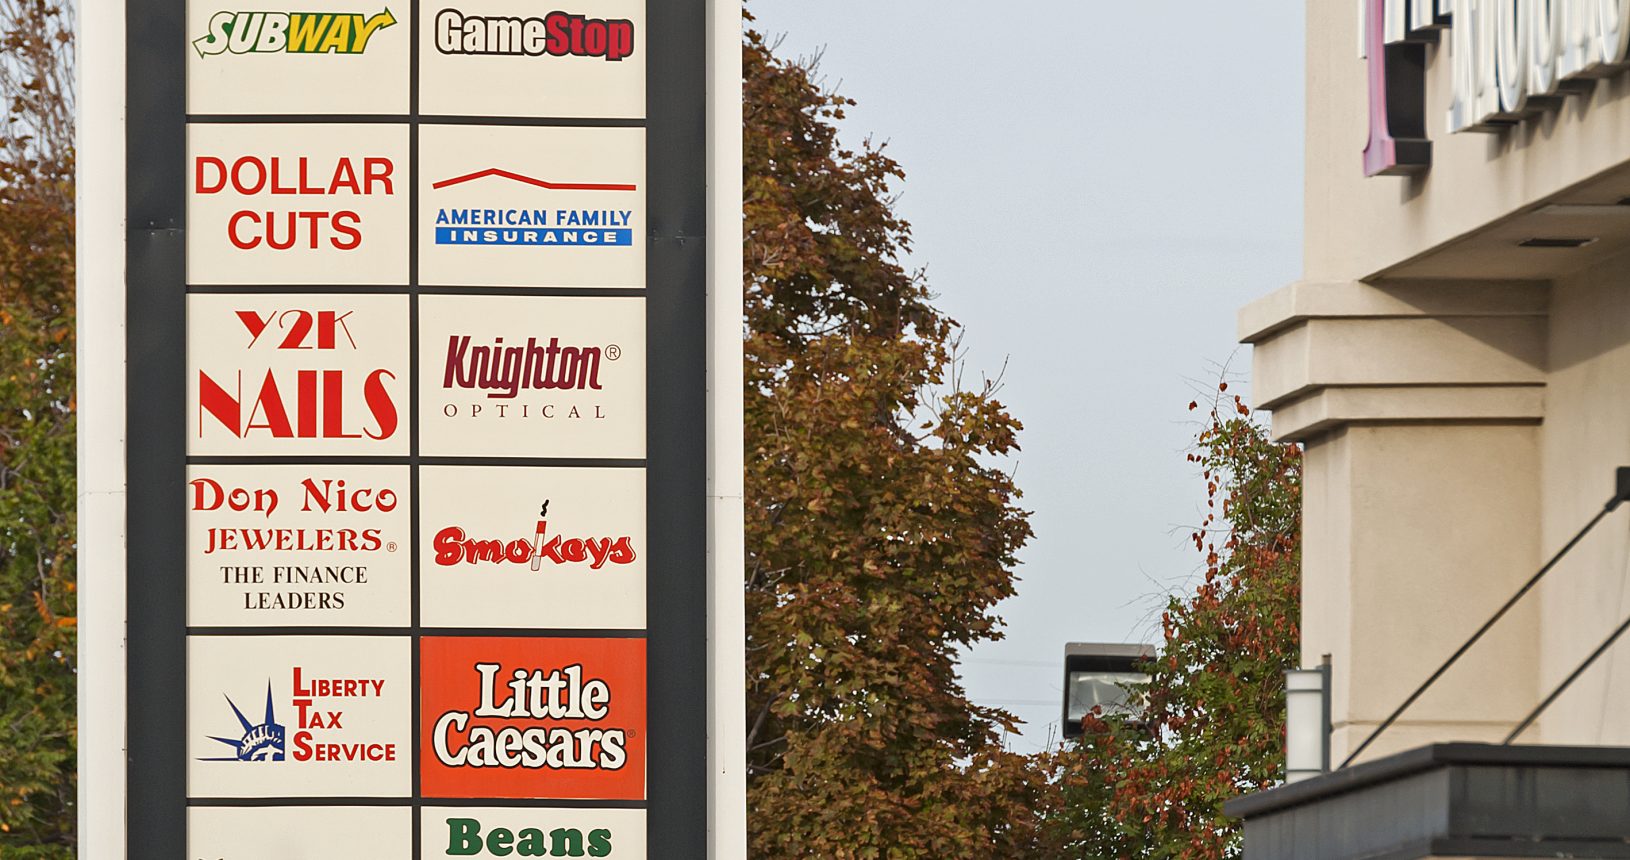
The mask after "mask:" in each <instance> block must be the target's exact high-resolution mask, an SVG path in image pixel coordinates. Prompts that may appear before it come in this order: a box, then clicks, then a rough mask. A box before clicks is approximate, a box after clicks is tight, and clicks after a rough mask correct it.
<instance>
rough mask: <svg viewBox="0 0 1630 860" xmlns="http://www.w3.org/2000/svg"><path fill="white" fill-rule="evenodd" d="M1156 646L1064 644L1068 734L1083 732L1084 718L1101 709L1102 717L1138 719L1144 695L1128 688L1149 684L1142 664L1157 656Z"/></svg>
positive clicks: (1065, 713)
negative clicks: (1096, 709) (1082, 721)
mask: <svg viewBox="0 0 1630 860" xmlns="http://www.w3.org/2000/svg"><path fill="white" fill-rule="evenodd" d="M1154 656H1155V647H1154V646H1153V645H1108V644H1102V643H1092V642H1071V643H1069V644H1067V645H1065V646H1064V737H1066V738H1078V737H1080V736H1081V735H1082V733H1083V732H1082V729H1081V720H1082V718H1083V717H1085V716H1086V715H1087V714H1089V713H1092V709H1093V708H1095V707H1096V708H1101V709H1102V710H1101V711H1100V715H1101V716H1105V717H1108V716H1125V717H1128V718H1130V719H1131V720H1134V721H1135V720H1137V719H1138V718H1139V717H1141V716H1142V714H1143V704H1142V702H1141V699H1142V697H1141V696H1136V695H1135V694H1133V693H1132V692H1130V691H1129V690H1128V689H1127V688H1128V687H1132V686H1141V685H1145V684H1148V683H1149V676H1148V675H1147V674H1146V673H1144V672H1143V671H1142V670H1141V669H1140V668H1139V664H1141V663H1143V662H1145V661H1148V660H1152V659H1154Z"/></svg>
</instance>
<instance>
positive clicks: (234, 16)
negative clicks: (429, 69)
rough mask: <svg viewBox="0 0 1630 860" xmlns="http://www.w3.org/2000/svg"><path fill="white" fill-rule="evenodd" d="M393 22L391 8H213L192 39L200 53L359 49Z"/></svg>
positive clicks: (355, 51) (344, 51) (354, 51)
mask: <svg viewBox="0 0 1630 860" xmlns="http://www.w3.org/2000/svg"><path fill="white" fill-rule="evenodd" d="M395 24H396V16H394V15H392V14H391V10H390V9H385V10H384V11H383V12H380V13H378V14H375V15H359V14H355V13H352V12H216V13H215V14H214V15H211V16H210V17H209V33H207V34H206V35H204V36H202V37H200V38H197V39H194V40H193V42H192V47H193V49H194V50H196V51H197V52H198V56H200V57H213V56H216V55H219V54H228V53H230V54H360V53H362V52H363V51H366V50H368V42H369V40H371V39H372V38H373V37H374V34H375V33H377V32H379V31H380V30H383V29H385V28H387V27H391V26H394V25H395Z"/></svg>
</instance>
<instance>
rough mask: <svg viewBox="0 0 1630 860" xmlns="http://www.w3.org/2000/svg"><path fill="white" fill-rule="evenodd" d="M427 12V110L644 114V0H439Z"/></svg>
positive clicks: (422, 87)
mask: <svg viewBox="0 0 1630 860" xmlns="http://www.w3.org/2000/svg"><path fill="white" fill-rule="evenodd" d="M420 14H422V15H423V16H424V18H425V20H424V23H423V24H422V25H421V26H420V27H419V109H420V110H421V111H422V112H424V113H426V114H431V115H438V114H459V115H466V116H468V115H476V116H493V117H605V118H639V117H643V116H645V58H646V55H647V54H648V53H649V51H648V50H647V48H646V39H647V38H648V34H647V33H646V31H645V3H644V0H576V2H569V3H564V4H561V5H550V6H544V5H539V4H536V3H528V2H525V0H433V2H429V3H424V4H421V5H420Z"/></svg>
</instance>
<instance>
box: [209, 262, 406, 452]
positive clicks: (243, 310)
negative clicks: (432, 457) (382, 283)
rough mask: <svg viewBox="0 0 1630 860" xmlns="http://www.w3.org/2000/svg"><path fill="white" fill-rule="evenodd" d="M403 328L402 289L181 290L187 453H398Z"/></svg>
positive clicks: (402, 427) (402, 436)
mask: <svg viewBox="0 0 1630 860" xmlns="http://www.w3.org/2000/svg"><path fill="white" fill-rule="evenodd" d="M408 330H409V329H408V301H407V297H406V296H371V295H367V296H365V295H295V294H265V295H215V294H200V293H195V294H193V295H191V296H188V298H187V359H188V364H189V368H188V375H187V402H188V404H189V407H188V410H187V427H188V432H187V450H188V453H191V454H204V455H221V456H250V455H294V454H306V455H345V454H351V455H379V456H388V455H403V454H406V453H407V452H408V432H407V417H408V416H407V410H408V397H407V393H408V384H409V379H410V376H409V373H408V343H407V337H406V334H407V332H408Z"/></svg>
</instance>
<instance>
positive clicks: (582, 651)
mask: <svg viewBox="0 0 1630 860" xmlns="http://www.w3.org/2000/svg"><path fill="white" fill-rule="evenodd" d="M422 648H423V653H422V658H421V665H422V666H423V690H422V696H421V698H422V700H423V707H424V708H425V712H424V715H423V720H422V724H423V726H424V730H425V733H426V736H425V738H424V749H425V751H426V755H425V756H424V757H423V762H424V765H423V768H424V772H423V774H422V777H423V778H422V785H423V788H424V792H425V794H426V795H427V796H432V797H532V798H546V797H555V798H594V799H641V798H643V796H644V787H645V750H644V742H643V736H644V728H645V726H644V723H645V689H644V677H645V642H644V640H640V639H519V638H480V639H477V638H470V639H465V638H457V639H452V638H448V639H443V638H435V637H431V638H426V639H425V640H424V641H423V645H422Z"/></svg>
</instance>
